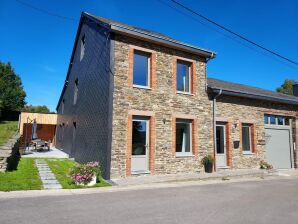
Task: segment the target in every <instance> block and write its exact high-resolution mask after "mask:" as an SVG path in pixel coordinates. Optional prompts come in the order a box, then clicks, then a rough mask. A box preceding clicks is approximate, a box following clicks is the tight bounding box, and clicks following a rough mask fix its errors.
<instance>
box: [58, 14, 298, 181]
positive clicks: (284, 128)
mask: <svg viewBox="0 0 298 224" xmlns="http://www.w3.org/2000/svg"><path fill="white" fill-rule="evenodd" d="M215 55H216V54H215V53H214V52H212V51H209V50H205V49H201V48H198V47H195V46H191V45H188V44H185V43H182V42H180V41H177V40H174V39H172V38H170V37H167V36H164V35H162V34H160V33H155V32H152V31H148V30H144V29H140V28H136V27H133V26H128V25H125V24H122V23H118V22H114V21H111V20H107V19H104V18H101V17H98V16H94V15H91V14H88V13H82V16H81V20H80V24H79V28H78V32H77V35H76V39H75V44H74V48H73V52H72V56H71V60H70V64H69V69H68V73H67V77H66V80H65V85H64V87H63V90H62V93H61V96H60V99H59V102H58V105H57V112H58V123H57V131H56V147H58V148H60V149H62V150H64V151H65V152H67V153H68V154H70V156H71V157H73V158H75V160H76V161H78V162H87V161H99V162H100V164H101V166H102V169H103V172H104V177H105V178H123V177H127V176H130V175H139V174H151V175H154V174H170V173H187V172H198V171H200V170H201V168H202V165H201V159H202V158H203V157H204V156H205V155H207V154H212V155H214V158H215V170H217V169H241V168H246V169H248V168H258V166H259V162H260V161H261V160H268V161H269V162H272V163H273V164H274V165H276V166H277V168H294V167H296V154H295V152H296V151H295V149H294V147H295V144H294V143H295V142H296V139H297V134H298V133H297V131H296V130H297V122H296V119H297V111H298V110H297V106H298V97H295V96H288V95H283V94H277V93H274V92H271V91H266V90H262V89H258V88H253V87H248V86H244V85H239V84H235V83H228V82H224V81H220V80H216V79H207V74H206V65H207V62H208V61H209V60H210V59H212V58H214V57H215ZM295 88H297V86H295ZM268 136H271V137H268ZM280 139H282V140H280ZM276 142H278V144H276ZM268 146H269V148H270V149H271V148H272V150H270V149H269V150H268ZM268 152H269V153H268ZM281 158H282V159H281Z"/></svg>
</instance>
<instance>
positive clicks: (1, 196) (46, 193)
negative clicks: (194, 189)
mask: <svg viewBox="0 0 298 224" xmlns="http://www.w3.org/2000/svg"><path fill="white" fill-rule="evenodd" d="M265 177H267V178H266V179H265ZM265 177H260V176H259V177H249V178H247V177H240V178H239V177H238V178H231V179H226V180H225V179H222V178H214V179H208V180H207V179H204V180H203V179H196V180H187V181H180V182H176V181H173V182H160V183H152V184H143V185H141V184H140V185H129V186H112V187H102V188H84V189H52V190H29V191H10V192H0V201H1V200H5V199H16V198H35V197H52V196H75V195H84V194H99V193H113V192H124V191H132V190H150V189H163V188H173V187H187V186H202V185H210V184H229V183H237V182H238V183H239V182H248V181H257V182H259V181H270V180H278V179H297V176H296V177H294V176H287V177H285V176H278V175H270V176H269V175H268V176H265Z"/></svg>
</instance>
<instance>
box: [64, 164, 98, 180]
mask: <svg viewBox="0 0 298 224" xmlns="http://www.w3.org/2000/svg"><path fill="white" fill-rule="evenodd" d="M70 175H71V179H72V180H73V181H74V182H75V183H77V184H84V185H86V184H88V183H89V182H90V181H92V179H93V178H94V176H96V177H98V176H99V175H100V166H99V163H98V162H89V163H86V164H79V165H76V166H74V167H73V168H72V169H71V171H70ZM97 180H99V178H97Z"/></svg>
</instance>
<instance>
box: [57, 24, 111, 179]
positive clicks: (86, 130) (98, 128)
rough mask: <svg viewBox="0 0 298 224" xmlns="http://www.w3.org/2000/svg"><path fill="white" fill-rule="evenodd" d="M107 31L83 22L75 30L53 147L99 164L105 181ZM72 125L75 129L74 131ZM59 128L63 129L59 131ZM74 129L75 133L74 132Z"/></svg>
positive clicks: (108, 79)
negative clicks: (82, 47) (83, 37)
mask: <svg viewBox="0 0 298 224" xmlns="http://www.w3.org/2000/svg"><path fill="white" fill-rule="evenodd" d="M108 34H109V31H108V29H106V28H102V27H99V26H97V25H96V24H95V23H94V22H91V21H88V20H85V22H84V23H83V25H82V27H81V30H80V31H79V33H78V35H79V37H78V41H77V45H76V46H75V49H74V50H75V52H74V58H73V62H72V67H71V70H70V75H69V79H68V86H67V88H66V90H65V92H64V94H63V98H62V99H63V100H64V101H65V102H64V112H63V113H62V101H61V102H60V104H59V106H58V124H57V134H56V146H57V147H58V148H60V149H63V150H64V151H65V152H66V153H68V154H69V155H70V157H72V158H74V159H75V160H76V161H78V162H89V161H99V162H100V165H101V166H102V169H103V172H104V177H105V178H109V164H110V159H109V158H110V150H109V149H110V135H111V128H110V126H111V117H110V114H111V111H110V110H111V107H110V105H112V104H111V102H110V100H111V94H110V93H111V91H112V85H113V79H112V75H111V73H110V67H109V66H110V47H111V42H110V38H109V37H107V35H108ZM83 35H85V40H86V44H85V54H84V57H83V59H82V60H81V61H80V50H81V49H80V48H81V38H82V36H83ZM76 79H78V98H77V103H76V104H75V105H74V103H73V99H74V86H75V80H76ZM74 122H76V129H75V128H74ZM62 126H64V127H63V128H62ZM74 129H75V131H74Z"/></svg>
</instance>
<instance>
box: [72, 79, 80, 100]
mask: <svg viewBox="0 0 298 224" xmlns="http://www.w3.org/2000/svg"><path fill="white" fill-rule="evenodd" d="M78 86H79V81H78V79H76V81H75V85H74V93H73V104H74V105H75V104H76V103H77V100H78V91H79V88H78Z"/></svg>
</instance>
